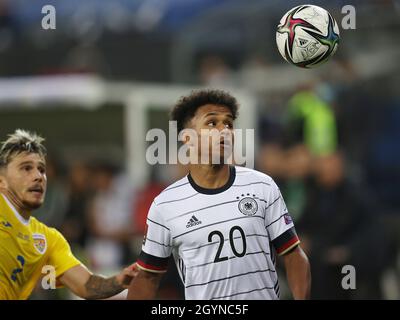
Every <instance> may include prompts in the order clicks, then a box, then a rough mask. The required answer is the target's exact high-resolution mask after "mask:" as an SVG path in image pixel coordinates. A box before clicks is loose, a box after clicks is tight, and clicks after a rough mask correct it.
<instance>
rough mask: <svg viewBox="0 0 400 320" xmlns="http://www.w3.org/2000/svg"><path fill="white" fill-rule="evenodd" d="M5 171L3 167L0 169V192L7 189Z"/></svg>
mask: <svg viewBox="0 0 400 320" xmlns="http://www.w3.org/2000/svg"><path fill="white" fill-rule="evenodd" d="M5 174H6V169H5V168H4V167H0V190H1V189H7V187H8V183H7V179H6V175H5Z"/></svg>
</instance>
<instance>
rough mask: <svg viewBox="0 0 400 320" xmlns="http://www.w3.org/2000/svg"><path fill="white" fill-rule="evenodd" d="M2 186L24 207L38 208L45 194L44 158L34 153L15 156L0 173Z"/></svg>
mask: <svg viewBox="0 0 400 320" xmlns="http://www.w3.org/2000/svg"><path fill="white" fill-rule="evenodd" d="M2 176H3V181H2V186H3V187H5V188H6V189H7V190H8V191H9V192H11V193H12V194H13V196H14V197H16V198H17V200H18V202H19V203H21V204H22V205H23V206H24V207H25V208H26V209H29V210H34V209H37V208H39V207H40V206H41V205H42V204H43V202H44V197H45V194H46V187H47V177H46V164H45V160H44V159H43V158H42V157H41V156H40V155H38V154H36V153H26V152H23V153H20V154H18V155H17V156H15V157H14V158H13V159H12V160H11V162H10V163H9V164H8V166H7V168H5V170H4V173H3V174H2Z"/></svg>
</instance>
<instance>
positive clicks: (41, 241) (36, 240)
mask: <svg viewBox="0 0 400 320" xmlns="http://www.w3.org/2000/svg"><path fill="white" fill-rule="evenodd" d="M32 239H33V246H34V247H35V249H36V250H37V251H38V252H39V253H41V254H43V253H45V252H46V249H47V241H46V237H45V236H44V235H43V234H40V233H34V234H33V235H32Z"/></svg>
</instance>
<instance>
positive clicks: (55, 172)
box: [35, 157, 68, 229]
mask: <svg viewBox="0 0 400 320" xmlns="http://www.w3.org/2000/svg"><path fill="white" fill-rule="evenodd" d="M59 170H60V166H59V164H58V163H57V161H56V160H55V159H54V158H51V157H47V159H46V174H47V191H46V199H45V202H44V204H43V206H42V207H41V208H40V210H38V212H35V217H36V218H37V219H38V220H39V221H41V222H43V223H45V224H47V225H48V226H50V227H54V228H57V229H60V228H61V226H62V224H63V222H64V219H65V214H66V209H67V205H68V203H67V202H68V199H67V190H66V186H65V182H64V181H63V180H62V179H61V177H60V175H59V174H60V172H59Z"/></svg>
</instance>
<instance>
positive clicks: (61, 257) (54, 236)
mask: <svg viewBox="0 0 400 320" xmlns="http://www.w3.org/2000/svg"><path fill="white" fill-rule="evenodd" d="M50 230H51V231H50V232H51V233H50V234H51V239H50V241H51V242H52V243H54V245H52V246H51V252H50V255H49V261H48V264H49V265H51V266H53V267H54V268H55V271H56V277H57V278H58V277H59V276H61V275H62V274H63V273H65V272H66V271H67V270H69V269H71V268H72V267H75V266H77V265H80V264H81V262H80V261H79V260H78V259H77V258H75V256H74V255H73V253H72V251H71V247H70V246H69V244H68V242H67V240H65V238H64V236H63V235H62V234H61V233H60V232H58V231H57V230H56V229H50Z"/></svg>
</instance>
